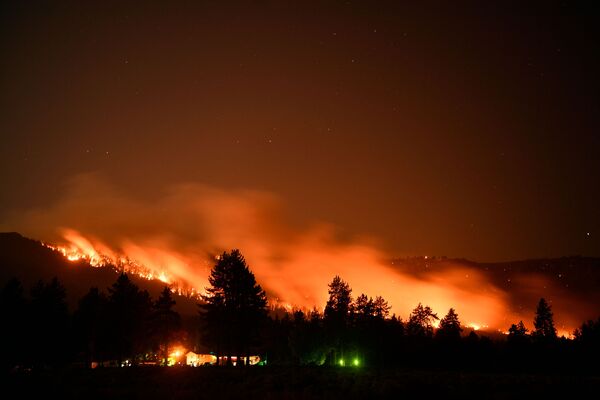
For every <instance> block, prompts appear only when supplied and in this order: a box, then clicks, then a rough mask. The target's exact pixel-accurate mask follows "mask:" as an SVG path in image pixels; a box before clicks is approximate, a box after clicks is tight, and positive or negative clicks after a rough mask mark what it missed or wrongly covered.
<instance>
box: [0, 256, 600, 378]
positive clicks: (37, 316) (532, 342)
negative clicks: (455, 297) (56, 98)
mask: <svg viewBox="0 0 600 400" xmlns="http://www.w3.org/2000/svg"><path fill="white" fill-rule="evenodd" d="M209 284H210V286H209V287H208V288H206V293H205V295H203V296H202V298H201V301H200V302H199V304H198V306H199V308H198V315H197V321H196V323H194V324H193V325H191V326H186V327H184V326H182V320H181V317H180V316H179V314H178V313H177V312H176V311H175V310H174V306H175V300H174V299H173V297H172V294H171V290H170V289H169V288H168V287H165V288H164V290H163V291H162V292H161V294H160V295H159V296H158V297H157V299H152V298H151V296H150V295H149V294H148V292H147V291H144V290H140V289H139V288H138V287H137V286H136V285H135V284H134V283H133V282H132V281H131V280H130V279H129V278H128V276H127V275H126V274H121V275H119V276H118V278H117V280H116V281H115V283H114V284H113V285H112V286H110V287H109V288H108V290H107V293H104V292H103V291H101V290H99V289H98V288H91V289H90V290H89V292H88V293H87V294H85V295H84V296H83V297H82V298H81V299H80V300H79V302H78V305H77V308H76V309H75V311H74V312H73V313H69V311H68V307H67V303H66V300H65V299H66V291H65V288H64V287H63V286H62V285H61V284H60V282H59V281H58V280H57V279H53V280H51V281H50V282H42V281H40V282H38V283H37V284H36V285H34V287H33V288H31V290H30V293H29V296H26V295H25V290H24V288H23V287H22V285H21V284H20V282H19V281H17V280H16V279H13V280H11V281H9V282H8V283H7V284H6V285H5V286H4V288H3V289H2V291H1V293H0V312H1V313H2V315H4V320H5V321H7V324H5V325H4V328H2V330H0V334H1V337H0V340H2V341H1V342H0V343H2V346H0V348H1V349H2V350H1V353H2V357H1V359H2V363H3V364H4V367H8V368H14V367H21V366H28V367H47V366H56V365H64V364H67V363H72V362H79V363H81V365H90V363H91V362H92V361H103V360H116V362H117V363H118V365H121V364H122V362H123V361H124V360H129V361H130V362H132V363H133V364H139V363H143V362H145V361H153V362H155V363H157V364H163V365H164V364H166V363H167V358H168V355H169V352H170V347H171V346H172V345H173V344H174V343H181V344H183V345H184V346H185V347H186V348H187V349H191V350H196V349H198V348H203V349H208V350H209V351H210V352H212V353H213V354H214V355H216V356H217V359H218V360H220V363H222V364H226V365H227V364H232V359H234V357H236V359H237V360H240V359H243V357H245V356H248V355H260V356H261V357H262V358H263V359H264V360H267V362H268V364H270V365H277V364H279V365H325V366H337V367H363V366H366V367H384V368H395V367H419V368H431V367H434V368H438V367H444V368H478V369H480V368H488V369H510V370H519V369H523V368H525V369H527V368H539V369H546V368H554V367H559V366H560V367H564V366H571V367H577V366H581V365H583V364H582V362H581V361H582V360H585V359H586V358H587V359H594V357H597V356H599V355H600V318H598V320H595V321H587V322H585V323H583V324H582V325H581V327H580V328H578V329H577V330H576V331H575V332H574V339H572V340H571V339H567V338H564V337H563V338H559V337H557V333H556V328H555V326H554V316H553V313H552V309H551V306H550V305H549V304H548V302H547V301H546V300H545V299H543V298H542V299H540V301H539V304H538V306H537V310H536V313H535V316H534V319H533V328H532V330H531V332H530V331H529V330H528V329H527V327H526V325H525V323H524V322H523V321H519V322H518V323H515V324H512V325H511V326H510V327H509V328H508V334H507V336H506V340H493V339H491V338H489V337H487V336H485V334H481V335H478V334H477V333H475V331H471V332H470V333H469V334H468V335H464V327H463V326H462V325H461V323H460V318H459V315H458V314H457V312H456V310H455V309H454V308H450V309H449V310H448V311H447V312H446V314H445V315H444V316H442V317H441V318H440V316H438V314H437V313H436V312H434V311H433V310H432V309H431V307H429V306H427V305H424V304H421V303H419V304H418V305H417V306H416V307H415V308H414V309H413V310H412V312H411V313H410V315H409V316H408V318H407V319H406V320H403V319H402V318H400V317H398V316H396V314H392V313H391V307H390V306H389V304H388V302H387V301H386V300H385V299H384V298H383V297H381V296H375V298H373V297H371V296H368V295H367V294H364V293H363V294H360V295H358V296H357V297H353V294H352V288H351V287H350V285H349V284H348V283H347V282H345V281H344V280H343V279H342V278H341V277H339V276H335V277H334V278H333V280H332V281H331V283H330V284H329V285H328V294H329V298H328V300H327V303H326V304H325V307H324V309H323V312H321V311H319V310H318V309H316V308H314V309H313V310H312V311H303V310H294V311H292V312H289V311H287V310H281V309H273V308H269V306H268V301H267V295H266V293H265V291H264V290H263V289H262V287H261V286H260V285H259V284H258V283H257V282H256V279H255V276H254V274H253V273H252V272H251V270H250V268H249V266H248V265H247V263H246V261H245V259H244V257H243V255H242V254H241V252H240V251H239V250H232V251H231V252H224V253H222V254H221V255H220V256H219V257H218V259H217V261H216V263H215V265H214V267H213V268H212V270H211V274H210V276H209ZM529 361H532V362H533V363H532V362H529ZM237 365H243V362H238V363H237ZM594 368H596V369H597V368H598V366H597V365H596V366H595V367H594Z"/></svg>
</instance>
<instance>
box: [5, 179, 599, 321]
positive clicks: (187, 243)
mask: <svg viewBox="0 0 600 400" xmlns="http://www.w3.org/2000/svg"><path fill="white" fill-rule="evenodd" d="M281 208H282V207H281V204H280V202H279V201H278V200H277V198H275V197H274V196H273V195H270V194H268V193H262V192H254V191H223V190H219V189H215V188H210V187H206V186H200V185H181V186H177V187H174V188H172V189H171V190H170V191H169V192H167V193H166V194H165V195H164V196H161V197H159V198H156V199H152V200H149V199H138V198H135V197H132V196H128V195H125V194H123V193H122V192H119V191H117V190H115V189H114V188H113V187H111V186H110V185H108V184H106V183H105V182H102V181H101V180H97V179H92V178H91V177H89V176H87V177H86V179H80V180H76V181H74V182H72V184H71V185H70V186H69V188H68V190H67V191H66V192H65V194H64V196H63V198H62V199H60V200H59V201H58V202H57V203H55V204H54V205H53V206H52V207H50V208H47V209H40V210H33V211H30V212H28V213H26V214H25V215H23V216H19V217H15V218H13V219H12V221H11V222H10V227H11V228H18V229H19V230H21V231H22V232H24V233H26V234H28V235H30V236H33V237H37V238H41V239H42V240H43V241H44V242H45V243H48V244H47V246H49V247H51V248H53V249H54V250H56V251H58V252H60V253H61V254H63V255H64V256H65V257H67V258H68V259H69V260H74V261H76V260H79V259H84V260H86V261H87V262H89V263H90V264H91V265H92V266H96V267H102V266H105V265H114V266H116V267H117V268H120V269H122V270H124V271H126V272H129V273H133V274H136V275H138V276H141V277H143V278H146V279H157V280H160V281H162V282H164V283H168V284H170V285H172V286H173V287H174V288H176V290H177V291H180V292H181V293H185V294H190V295H196V294H198V293H201V292H202V291H203V289H204V288H205V287H206V286H207V277H208V274H209V271H210V269H211V267H212V265H213V264H214V254H219V253H220V252H221V251H223V250H229V249H232V248H239V249H240V250H241V251H242V253H243V254H244V255H245V256H246V259H247V260H248V263H249V265H250V267H251V269H252V271H253V272H254V273H255V275H256V278H257V280H258V282H259V283H260V284H261V285H262V286H263V287H264V288H265V289H266V291H267V293H268V294H269V297H270V298H271V300H272V301H274V302H278V303H280V304H282V305H285V306H287V307H288V308H291V307H292V306H296V307H303V308H313V307H315V306H316V307H319V308H321V307H323V305H324V304H325V302H326V300H327V296H328V295H327V284H328V282H329V281H331V279H332V277H333V276H335V275H340V276H342V277H343V278H344V279H345V280H346V281H348V282H349V283H350V285H351V287H352V288H353V294H354V295H355V296H357V295H358V294H360V293H367V294H368V295H371V296H375V295H382V296H383V297H384V298H386V299H387V300H388V301H389V303H390V304H391V305H392V307H393V309H392V312H395V313H396V314H397V315H400V316H402V317H405V316H406V315H407V314H408V313H409V312H410V310H411V309H412V308H413V307H414V306H415V305H416V304H417V303H419V302H422V303H425V304H428V305H430V306H431V307H432V308H433V309H434V310H435V311H437V312H438V313H441V314H444V313H445V312H446V311H447V310H448V309H449V308H450V307H455V308H456V310H457V311H458V313H459V315H460V317H461V320H462V321H463V322H464V323H465V324H466V325H470V326H472V327H475V328H478V327H490V328H493V329H499V330H505V329H506V328H507V326H508V325H510V323H513V322H516V321H518V320H520V319H523V320H524V321H529V320H531V316H532V315H533V307H534V306H535V301H534V302H531V303H529V302H528V303H523V302H522V301H521V300H522V299H529V298H530V297H532V298H536V297H537V298H539V297H541V296H546V297H548V293H556V294H561V296H564V297H561V298H556V299H554V300H555V302H554V304H555V306H556V307H555V310H556V314H557V315H556V319H557V321H558V326H559V328H560V327H562V329H559V331H561V333H568V331H571V330H572V329H573V328H575V327H576V326H577V325H578V324H579V323H580V322H581V320H582V319H584V317H585V318H589V317H593V315H588V314H589V313H590V312H589V311H590V306H589V305H586V304H582V303H581V302H580V301H579V300H578V299H573V298H572V297H568V296H567V295H566V292H564V291H562V292H561V291H558V290H554V291H553V288H555V286H556V285H555V284H554V283H553V282H551V281H548V280H547V279H545V278H541V277H540V276H538V275H534V274H527V275H525V274H519V273H518V271H516V272H515V273H514V274H513V275H512V278H509V279H513V280H514V281H515V282H523V281H527V282H528V285H527V286H526V289H524V288H525V286H519V288H518V290H519V291H521V292H519V291H515V290H511V288H510V287H507V286H506V285H504V286H503V285H501V284H499V283H498V282H497V281H496V280H493V279H491V277H490V274H488V273H486V271H485V270H483V269H482V268H479V267H477V266H475V265H473V264H472V263H467V262H458V261H452V260H444V263H443V267H440V268H438V269H437V270H435V273H433V272H432V273H428V274H423V273H420V272H418V271H415V270H414V268H409V266H408V264H406V263H404V264H403V263H397V262H395V263H394V262H390V261H388V260H389V257H388V256H387V255H386V254H384V252H383V251H381V250H380V249H378V247H377V246H374V245H372V244H370V243H367V242H366V241H361V240H353V241H342V240H339V239H337V237H336V234H335V229H334V228H333V227H331V226H330V225H326V224H315V225H313V226H311V227H307V228H303V229H295V228H292V227H291V226H290V224H287V223H286V222H285V219H284V218H283V217H282V212H281ZM432 265H434V264H432ZM435 265H438V266H440V265H442V264H440V263H437V264H435ZM524 290H526V291H528V292H527V293H522V292H523V291H524ZM523 295H527V296H523ZM551 300H552V299H551ZM528 301H529V300H528ZM561 303H562V304H564V305H565V307H561ZM575 305H577V307H578V308H579V309H580V312H578V313H577V314H573V313H571V312H568V313H567V312H563V311H564V310H568V309H571V310H572V309H573V308H574V306H575ZM591 308H592V309H593V308H594V307H593V305H592V307H591Z"/></svg>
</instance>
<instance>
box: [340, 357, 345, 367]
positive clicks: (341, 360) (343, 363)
mask: <svg viewBox="0 0 600 400" xmlns="http://www.w3.org/2000/svg"><path fill="white" fill-rule="evenodd" d="M345 364H346V363H345V362H344V359H343V358H340V367H343V366H344V365H345Z"/></svg>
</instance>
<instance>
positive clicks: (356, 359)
mask: <svg viewBox="0 0 600 400" xmlns="http://www.w3.org/2000/svg"><path fill="white" fill-rule="evenodd" d="M352 365H354V366H355V367H358V366H359V365H360V360H359V359H358V358H355V359H354V360H353V361H352Z"/></svg>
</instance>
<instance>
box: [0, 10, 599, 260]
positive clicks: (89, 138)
mask: <svg viewBox="0 0 600 400" xmlns="http://www.w3.org/2000/svg"><path fill="white" fill-rule="evenodd" d="M86 3H89V2H86ZM397 3H400V2H395V1H393V2H385V1H384V2H352V1H348V2H327V3H326V4H327V5H323V4H321V3H318V2H297V3H295V4H289V3H288V2H270V1H267V2H261V3H260V5H257V3H256V2H247V3H246V2H240V3H236V5H231V4H229V5H225V4H223V2H196V1H188V2H181V1H172V2H151V1H145V2H122V1H119V2H102V4H101V5H100V4H99V3H97V4H79V3H77V2H74V3H73V4H70V3H69V2H60V3H59V4H56V2H36V4H35V5H34V6H32V5H29V4H26V2H15V3H14V4H3V5H2V6H0V7H2V13H1V17H0V18H1V20H0V29H1V35H0V51H1V57H2V63H1V65H0V101H1V107H0V132H1V135H2V146H0V182H1V183H2V190H1V191H0V220H2V219H4V216H6V215H9V214H10V215H14V214H15V213H19V210H28V209H31V208H43V207H45V206H47V205H50V204H54V202H56V201H57V200H58V199H60V198H61V196H62V195H63V194H64V192H65V190H66V186H65V185H66V184H67V182H69V180H71V179H72V178H73V177H75V176H81V174H82V173H90V172H91V173H95V174H98V175H99V176H102V177H103V179H105V180H106V181H108V182H111V184H112V185H115V186H116V187H118V188H119V190H121V191H122V192H126V193H127V195H128V196H134V197H137V198H144V199H146V202H150V203H151V202H152V199H159V198H162V197H163V196H164V193H165V191H167V190H168V188H169V187H172V185H174V184H179V183H186V184H189V183H193V184H205V185H209V186H210V187H216V188H223V189H224V190H238V189H246V190H257V191H261V192H266V193H273V194H274V195H276V196H277V198H279V199H281V201H282V203H283V204H284V205H285V207H284V210H285V212H286V213H287V214H288V215H287V216H286V218H288V219H289V220H290V221H291V223H292V224H296V225H299V226H304V225H309V224H312V223H315V222H331V223H333V224H334V225H335V226H337V227H338V229H339V230H340V231H339V234H340V235H341V236H342V237H355V236H361V237H363V236H366V237H370V238H373V240H375V241H378V242H379V243H380V246H381V248H383V249H385V251H386V253H387V254H393V255H397V256H402V255H413V254H430V255H431V254H436V255H447V256H450V257H457V256H458V257H467V258H471V259H476V260H482V261H483V260H507V259H519V258H530V257H544V256H561V255H570V254H584V255H595V256H600V211H599V209H600V207H599V204H600V185H599V184H598V182H600V157H598V154H600V153H599V150H600V135H599V134H598V131H599V130H598V128H599V123H598V118H597V116H598V115H599V111H600V110H599V101H598V100H599V99H598V96H599V94H600V90H599V89H600V87H599V86H600V85H599V84H598V79H597V71H598V70H600V68H599V65H598V64H599V63H598V49H597V43H596V42H595V41H594V39H593V37H594V36H595V34H596V33H597V32H596V31H597V29H598V28H597V23H596V21H595V18H594V17H593V15H592V13H591V12H590V10H585V9H576V8H573V7H571V6H563V5H557V6H555V5H552V4H549V3H548V2H544V3H543V4H544V5H543V6H539V5H533V4H532V5H529V6H527V8H524V6H522V5H518V6H517V5H515V6H514V7H513V6H509V5H504V6H490V5H488V4H484V5H479V6H477V7H474V6H468V7H464V8H462V10H460V11H459V9H458V8H459V7H457V6H456V5H455V4H454V3H453V5H452V8H451V9H450V8H447V7H448V6H436V5H434V4H431V8H430V9H418V8H417V7H416V6H413V5H399V4H397ZM484 3H487V2H484ZM17 228H18V227H17Z"/></svg>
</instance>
